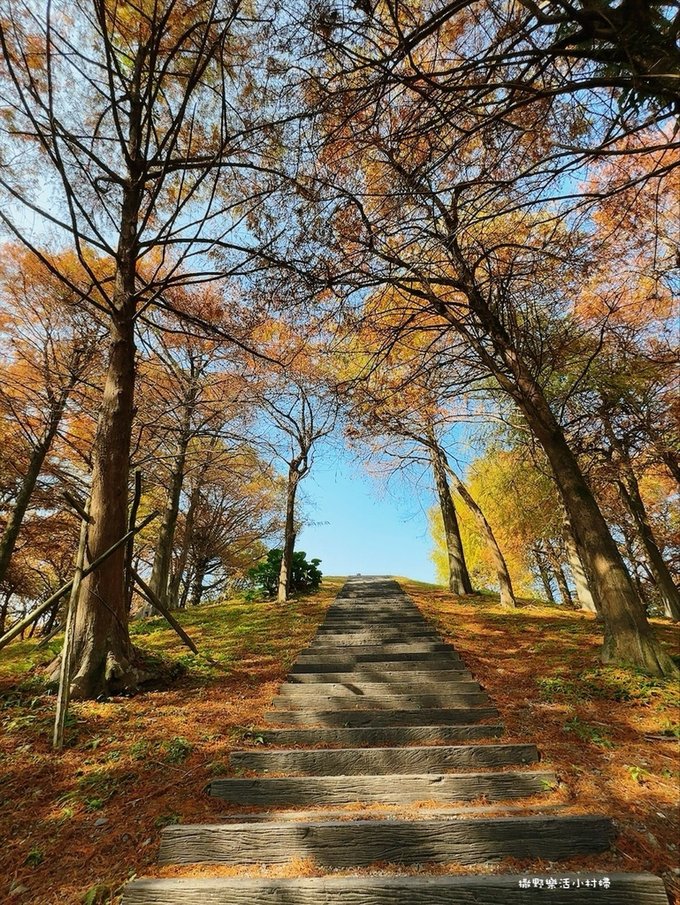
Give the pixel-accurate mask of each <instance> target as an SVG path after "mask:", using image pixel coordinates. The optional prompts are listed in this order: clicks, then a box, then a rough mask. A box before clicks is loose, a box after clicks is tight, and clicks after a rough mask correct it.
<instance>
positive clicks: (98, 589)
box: [71, 278, 140, 699]
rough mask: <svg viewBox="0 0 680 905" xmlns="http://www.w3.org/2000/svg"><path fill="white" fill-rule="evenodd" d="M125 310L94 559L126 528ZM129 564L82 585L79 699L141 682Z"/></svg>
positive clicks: (99, 477) (100, 443) (96, 503)
mask: <svg viewBox="0 0 680 905" xmlns="http://www.w3.org/2000/svg"><path fill="white" fill-rule="evenodd" d="M118 279H119V278H118ZM121 307H123V311H120V310H119V311H118V312H117V313H116V315H115V316H113V317H112V321H111V339H110V347H109V360H108V369H107V374H106V382H105V386H104V396H103V400H102V407H101V411H100V414H99V421H98V424H97V433H96V436H95V441H94V446H93V454H92V461H93V469H92V489H91V503H90V515H91V518H92V525H91V529H90V537H89V554H90V557H91V559H96V558H97V557H98V556H99V555H100V554H101V553H103V552H104V551H105V550H106V549H108V548H109V547H111V546H112V545H113V544H114V543H115V542H116V541H117V540H118V539H119V538H121V537H122V536H123V535H124V534H125V533H126V528H127V515H128V512H127V508H128V507H127V498H128V473H129V460H130V437H131V430H132V419H133V398H134V386H135V342H134V321H133V318H132V312H131V311H129V310H127V311H126V310H125V307H126V306H121ZM125 556H126V554H125V549H124V548H120V549H118V550H117V551H116V552H115V553H114V554H112V555H111V556H110V557H109V558H108V559H107V560H106V562H104V563H103V564H102V565H101V566H100V568H99V569H98V570H97V571H96V572H94V573H92V574H91V575H90V576H89V577H88V578H86V579H85V581H84V582H83V593H82V594H81V597H80V600H79V603H78V610H77V613H76V621H75V637H74V664H75V666H74V675H73V677H72V680H71V695H72V697H73V698H74V699H83V698H96V697H98V696H99V695H102V694H107V693H109V692H112V691H120V690H123V689H129V688H133V687H135V686H136V684H137V682H138V680H139V678H140V674H139V672H138V670H137V669H136V668H135V667H134V665H133V662H132V660H133V648H132V644H131V643H130V636H129V633H128V613H127V602H126V595H125Z"/></svg>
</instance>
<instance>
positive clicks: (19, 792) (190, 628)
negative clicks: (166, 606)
mask: <svg viewBox="0 0 680 905" xmlns="http://www.w3.org/2000/svg"><path fill="white" fill-rule="evenodd" d="M341 583H342V581H341V580H340V579H335V580H333V579H330V580H329V579H326V580H324V585H323V586H322V588H321V589H320V591H319V592H318V593H317V594H314V595H311V596H309V597H302V598H299V599H296V600H292V601H289V602H288V603H285V604H279V603H278V602H276V601H264V602H257V601H244V600H231V601H225V602H224V603H220V604H214V605H210V606H201V607H196V608H192V609H190V610H187V611H182V612H179V613H177V614H176V615H177V618H178V620H179V621H180V622H181V623H182V625H183V626H184V628H185V629H186V631H187V632H188V634H189V635H190V636H191V638H192V639H193V640H194V642H195V643H196V645H197V646H198V648H199V650H200V652H201V653H200V655H199V656H196V655H194V654H193V653H190V652H189V651H188V650H187V648H186V647H185V646H184V645H183V643H182V642H181V640H180V639H179V638H178V637H177V635H176V634H175V632H174V631H173V629H172V628H170V626H168V625H167V623H166V622H165V620H164V619H161V618H152V619H140V620H134V621H133V622H132V625H131V633H132V635H133V638H134V643H135V645H136V646H138V647H139V648H140V650H142V651H143V652H144V654H145V656H147V657H149V658H152V659H153V660H154V662H155V663H157V664H159V665H160V667H161V669H162V670H163V673H164V675H165V676H166V677H167V681H165V682H164V683H163V685H162V687H161V686H159V687H157V688H154V689H152V690H149V691H146V692H144V693H142V694H139V695H137V696H135V697H132V698H130V697H121V698H115V699H111V700H107V701H101V702H78V703H73V704H72V705H71V709H70V711H69V720H68V724H67V731H66V747H65V749H64V751H63V752H61V753H60V754H54V753H53V752H52V750H51V748H50V738H51V732H52V725H53V721H54V707H55V696H54V694H53V693H50V692H49V690H48V688H47V687H46V684H45V681H44V677H43V672H42V668H43V666H45V665H46V664H47V663H49V662H50V661H51V660H52V659H53V657H54V655H55V653H56V652H58V650H59V641H58V639H55V641H53V642H52V643H51V649H48V650H44V649H39V648H38V647H37V641H34V640H30V641H18V642H14V643H13V644H11V645H9V647H8V648H6V649H5V650H3V651H1V652H0V764H1V768H0V805H1V807H0V837H1V838H2V839H3V847H2V851H0V901H2V902H4V901H5V900H8V901H14V900H15V899H14V898H9V896H10V886H11V884H16V885H17V887H19V886H21V887H25V891H24V892H22V894H21V898H20V899H17V900H16V901H20V902H21V905H44V903H45V901H47V900H48V899H49V900H50V901H52V900H54V901H59V902H61V903H64V905H76V903H77V905H81V903H83V902H91V903H102V905H103V903H106V905H110V903H113V902H117V901H118V891H119V890H120V887H121V884H123V883H124V882H125V881H126V880H127V879H128V877H129V876H131V875H132V874H138V875H139V874H142V873H150V872H152V871H153V869H154V867H155V865H156V857H157V846H158V841H159V836H160V831H161V829H162V827H163V826H169V825H171V824H173V823H179V822H190V821H194V822H212V821H213V820H214V819H216V815H218V814H219V813H221V811H222V810H223V807H222V805H221V804H220V803H219V802H217V801H216V800H214V799H211V798H210V797H209V796H207V795H205V794H204V790H205V787H206V785H207V784H208V782H209V781H210V779H211V778H212V777H213V776H214V775H216V774H217V773H227V772H228V766H227V765H228V759H229V753H230V751H231V750H233V749H234V748H235V747H236V746H238V745H241V744H243V743H244V738H245V735H246V734H247V733H248V732H249V731H251V730H252V731H257V727H258V726H259V725H260V724H261V722H262V716H263V713H264V712H265V710H266V709H267V708H268V707H269V705H270V702H271V699H272V697H273V696H274V694H275V693H276V688H277V686H278V684H279V683H280V682H281V680H282V679H283V677H284V675H285V671H286V667H287V665H288V664H289V663H290V662H292V661H293V660H294V659H295V658H296V657H297V654H298V652H299V651H300V649H301V648H303V647H305V646H306V645H307V644H308V642H309V640H310V638H311V637H312V636H313V635H314V633H315V631H316V628H317V626H318V624H319V622H320V621H321V620H322V618H323V615H324V613H325V610H326V608H327V607H328V605H329V603H330V602H331V600H332V599H333V597H334V596H335V594H336V593H337V591H338V590H339V588H340V585H341Z"/></svg>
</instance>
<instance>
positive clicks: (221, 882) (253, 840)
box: [123, 578, 668, 905]
mask: <svg viewBox="0 0 680 905" xmlns="http://www.w3.org/2000/svg"><path fill="white" fill-rule="evenodd" d="M497 719H498V711H497V710H496V708H495V707H494V706H493V705H492V702H491V701H490V700H489V698H488V697H487V695H486V693H485V692H484V691H483V689H482V688H481V687H480V686H479V685H478V684H477V682H475V681H474V680H473V677H472V676H471V674H470V672H469V671H468V670H467V669H466V667H465V664H464V663H463V662H462V660H461V658H460V656H459V654H458V653H457V652H456V651H455V650H454V649H453V648H452V647H451V646H450V645H448V644H444V643H443V642H442V640H441V638H440V637H439V636H438V635H437V634H436V633H435V632H434V630H433V629H432V627H431V626H430V625H429V624H428V623H427V622H426V621H425V619H424V618H423V617H422V615H421V614H420V612H419V611H418V609H417V608H416V606H415V605H414V604H413V603H412V602H411V601H410V600H409V598H408V597H407V596H406V595H405V594H404V593H403V591H402V590H401V588H400V587H399V585H398V584H397V583H396V582H394V581H391V580H389V579H385V578H352V579H350V580H349V581H348V582H347V583H346V585H345V586H344V588H343V589H342V591H341V593H340V594H339V596H338V597H337V598H336V600H335V601H334V603H333V604H332V605H331V607H330V609H329V610H328V613H327V616H326V620H325V621H324V623H323V625H322V626H321V627H320V628H319V631H318V633H317V635H316V638H315V640H314V642H313V643H312V645H311V646H310V647H309V648H308V649H307V650H305V651H303V652H302V653H301V655H300V657H299V658H298V660H297V662H296V663H295V665H294V667H293V669H292V670H291V673H290V674H289V676H288V677H287V679H286V681H285V683H284V684H283V686H282V687H281V689H280V691H279V694H278V695H277V697H276V698H275V699H274V702H273V705H272V710H271V711H270V712H269V713H268V714H267V716H266V720H267V727H266V728H263V729H262V731H261V732H260V733H259V737H260V738H261V739H262V741H263V742H264V744H265V745H266V746H267V747H266V748H265V749H264V750H263V749H262V748H259V749H254V750H244V751H237V752H234V753H233V754H232V756H231V761H230V763H231V766H232V767H233V768H234V770H235V771H237V772H240V773H243V772H244V771H247V772H250V773H253V774H256V775H252V776H242V775H239V776H230V777H224V778H219V779H214V780H213V781H212V782H211V783H210V786H209V792H210V794H211V795H213V796H217V797H219V798H220V799H223V800H224V801H225V802H228V803H229V805H231V806H237V807H239V806H240V807H243V808H253V807H256V808H260V809H261V810H260V811H259V812H248V813H243V814H242V815H238V814H237V815H235V816H234V815H233V814H232V815H230V816H229V817H228V818H227V819H225V820H224V821H223V822H221V823H218V824H206V825H194V826H191V825H178V826H169V827H166V828H165V829H164V830H163V835H162V841H161V849H160V860H161V862H162V863H166V864H199V863H204V862H209V863H218V864H221V865H228V866H238V867H240V866H242V867H243V869H242V870H241V871H239V873H240V874H241V875H240V876H238V877H215V878H214V879H209V878H208V879H206V878H200V879H199V878H189V877H187V878H185V879H142V880H135V881H133V882H131V883H129V884H128V885H127V886H126V888H125V892H124V896H123V905H175V903H188V905H236V903H238V905H265V903H266V905H341V903H343V905H407V903H408V905H534V903H536V905H538V903H541V905H544V903H552V905H579V903H583V905H585V903H592V905H667V903H668V899H667V896H666V893H665V891H664V886H663V883H662V881H661V880H660V879H658V878H657V877H654V876H652V875H651V874H619V873H609V874H607V875H604V874H602V873H597V872H595V873H593V872H587V873H573V872H572V873H569V872H567V873H564V872H562V871H560V870H559V867H556V868H555V869H554V870H553V871H551V873H546V872H545V870H543V871H540V870H539V871H538V872H533V871H532V872H531V874H527V875H525V874H510V873H506V874H501V873H494V874H490V875H489V874H486V875H478V874H468V875H465V874H461V873H460V872H459V871H460V866H461V865H488V864H489V863H493V862H498V861H500V860H502V859H504V858H510V857H511V858H516V859H522V860H525V861H526V860H532V861H541V862H549V863H550V864H551V865H552V864H553V863H557V864H559V862H560V861H561V860H563V859H567V858H570V859H573V858H574V857H579V856H587V855H593V854H597V853H599V852H603V851H606V850H607V849H608V848H609V847H610V845H611V842H612V840H613V838H614V835H615V833H614V828H613V824H612V821H611V819H610V818H609V817H608V816H605V815H592V814H583V815H574V814H561V813H560V807H559V806H555V805H553V806H549V805H548V806H546V807H545V808H541V809H540V810H541V813H540V814H535V813H531V814H530V813H528V812H527V809H526V808H522V806H521V799H522V798H525V797H527V796H536V795H541V794H543V793H546V792H548V791H549V790H551V789H553V788H554V786H555V784H556V777H555V775H554V774H553V773H552V772H551V771H550V770H549V769H544V768H542V767H541V766H537V764H538V762H539V753H538V750H537V749H536V747H535V745H533V744H500V743H497V741H496V739H497V738H498V737H499V736H500V735H501V733H502V726H501V725H500V724H499V723H498V721H497ZM479 798H483V799H484V800H486V801H488V802H493V803H494V804H488V805H487V804H484V805H481V806H479V805H467V806H465V805H464V804H461V803H462V802H466V801H473V800H475V799H479ZM518 801H519V804H518ZM499 802H513V803H512V804H506V805H499V804H498V803H499ZM352 805H353V806H355V807H354V808H352V809H349V810H348V809H347V806H352ZM499 807H502V810H503V814H502V816H498V810H499ZM533 809H534V811H535V810H536V807H535V805H534V806H533ZM295 859H304V861H305V862H310V861H311V862H312V863H313V864H314V865H315V867H316V868H322V869H323V870H324V871H328V872H329V873H328V875H327V876H322V877H300V878H297V879H278V878H277V879H274V878H269V877H265V878H256V877H252V876H251V877H248V872H249V866H250V868H254V867H257V868H262V867H267V866H273V865H285V864H288V863H289V862H293V863H294V861H295ZM428 864H431V865H435V864H454V865H456V866H457V870H458V872H456V873H451V874H450V875H446V874H444V875H441V874H433V873H430V874H428V873H427V871H426V868H427V865H428ZM385 865H399V866H405V865H406V866H410V867H412V868H414V869H417V870H418V871H419V872H418V874H417V875H416V876H395V875H394V874H393V873H392V875H390V873H389V870H386V869H385ZM423 868H424V869H423ZM353 869H361V871H362V874H363V875H360V876H357V875H355V876H347V875H341V876H338V875H335V876H334V875H333V873H332V872H333V871H335V872H337V871H351V870H353ZM371 870H373V872H372V873H371V872H368V873H366V871H371Z"/></svg>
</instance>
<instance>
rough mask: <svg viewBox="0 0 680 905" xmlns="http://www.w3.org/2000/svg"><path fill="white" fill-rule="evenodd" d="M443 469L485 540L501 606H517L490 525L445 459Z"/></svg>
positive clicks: (504, 564) (506, 569) (505, 565)
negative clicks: (497, 585)
mask: <svg viewBox="0 0 680 905" xmlns="http://www.w3.org/2000/svg"><path fill="white" fill-rule="evenodd" d="M444 467H445V469H446V472H447V473H448V475H449V477H450V478H451V480H452V482H453V486H454V488H455V490H456V493H458V494H459V496H460V497H461V499H462V500H463V502H464V503H465V505H466V506H467V507H468V509H469V510H470V512H471V513H472V514H473V516H474V517H475V519H476V521H477V524H478V525H479V529H480V531H481V532H482V535H483V536H484V538H485V539H486V542H487V544H488V547H489V550H490V551H491V556H492V558H493V561H494V566H495V567H496V574H497V576H498V584H499V586H500V592H501V593H500V602H501V606H517V601H516V600H515V592H514V591H513V589H512V580H511V578H510V572H508V566H507V563H506V562H505V557H504V556H503V554H502V553H501V548H500V547H499V546H498V542H497V541H496V537H495V535H494V533H493V530H492V528H491V525H490V524H489V523H488V522H487V520H486V516H485V515H484V513H483V512H482V510H481V509H480V507H479V506H478V505H477V503H476V502H475V500H474V499H473V498H472V496H471V494H470V492H469V491H468V489H467V487H466V486H465V485H464V484H463V482H462V481H461V479H460V478H459V477H458V475H457V474H456V473H455V471H454V470H453V469H452V468H451V466H450V465H449V463H448V460H447V459H446V458H444Z"/></svg>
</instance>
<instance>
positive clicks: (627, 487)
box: [617, 468, 680, 620]
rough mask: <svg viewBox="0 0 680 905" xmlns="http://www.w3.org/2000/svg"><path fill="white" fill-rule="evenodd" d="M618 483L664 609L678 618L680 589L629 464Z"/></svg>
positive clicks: (679, 613)
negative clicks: (624, 477)
mask: <svg viewBox="0 0 680 905" xmlns="http://www.w3.org/2000/svg"><path fill="white" fill-rule="evenodd" d="M617 484H618V487H619V493H620V495H621V499H622V500H623V502H624V503H625V505H626V507H627V508H628V510H629V512H630V514H631V515H632V516H633V520H634V522H635V526H636V528H637V531H638V534H639V536H640V541H641V542H642V546H643V547H644V549H645V553H646V555H647V560H648V561H649V567H650V569H651V572H652V575H653V577H654V583H655V584H656V587H657V589H658V591H659V594H660V596H661V602H662V605H663V608H664V613H665V614H666V616H668V617H669V618H670V619H675V620H678V619H680V592H679V591H678V589H677V588H676V586H675V582H674V581H673V576H672V575H671V573H670V571H669V569H668V566H667V565H666V563H665V561H664V558H663V556H662V555H661V551H660V550H659V547H658V546H657V543H656V538H655V537H654V532H653V530H652V526H651V524H650V523H649V517H648V516H647V510H646V509H645V504H644V502H643V500H642V496H641V495H640V487H639V485H638V482H637V478H636V477H635V474H634V473H633V471H632V468H631V469H630V473H629V474H628V475H626V481H625V482H624V481H623V480H619V481H617Z"/></svg>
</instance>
